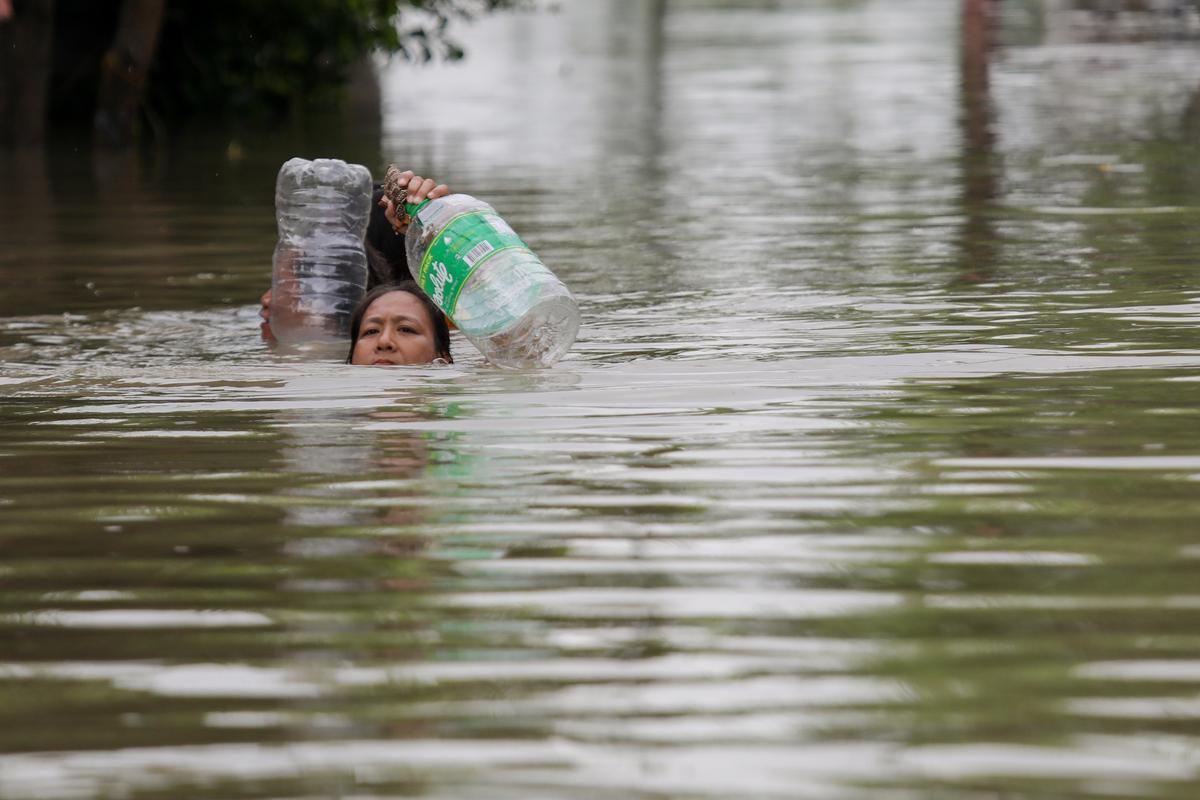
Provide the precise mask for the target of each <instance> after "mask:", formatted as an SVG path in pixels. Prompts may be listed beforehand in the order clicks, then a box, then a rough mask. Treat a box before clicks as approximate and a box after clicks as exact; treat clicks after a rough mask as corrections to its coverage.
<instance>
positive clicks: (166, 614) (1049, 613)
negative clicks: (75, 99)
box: [0, 0, 1200, 800]
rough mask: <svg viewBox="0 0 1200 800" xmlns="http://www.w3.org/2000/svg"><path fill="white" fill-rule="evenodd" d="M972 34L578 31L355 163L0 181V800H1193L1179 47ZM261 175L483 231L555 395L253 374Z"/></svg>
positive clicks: (667, 10)
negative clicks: (415, 191)
mask: <svg viewBox="0 0 1200 800" xmlns="http://www.w3.org/2000/svg"><path fill="white" fill-rule="evenodd" d="M1005 8H1006V12H1005V17H1004V25H1003V30H1002V32H1001V33H1002V35H1001V45H1000V46H999V47H998V49H996V50H995V52H994V54H993V57H992V59H991V60H990V63H989V62H988V61H987V60H986V59H981V58H978V57H974V56H968V57H967V58H966V60H965V62H964V60H963V59H962V58H961V56H960V47H961V38H962V37H961V35H960V27H959V20H958V12H957V6H956V4H954V3H950V2H942V1H940V0H914V1H913V2H905V3H895V2H890V0H889V1H887V2H885V1H884V0H878V1H877V2H861V3H848V4H835V3H830V4H810V3H754V4H744V3H736V4H735V3H686V4H685V3H653V2H646V3H641V2H618V1H617V0H610V1H609V2H602V3H601V2H596V3H593V2H586V3H585V2H576V3H564V4H563V7H562V9H561V10H560V11H559V12H558V13H554V14H543V15H518V16H514V17H502V18H496V19H491V20H488V21H486V22H483V23H481V24H478V25H476V26H472V27H470V28H468V29H465V30H464V31H463V39H464V44H465V45H466V46H467V49H468V52H469V53H470V55H471V58H470V59H469V60H468V62H466V63H465V64H464V65H462V66H459V67H455V68H453V69H426V70H414V69H412V68H409V67H405V66H402V65H393V66H391V67H389V68H388V69H387V71H386V74H385V81H384V99H385V118H384V124H383V130H382V132H379V133H378V135H377V132H374V131H372V130H371V129H370V128H369V126H366V127H364V128H361V129H358V130H357V131H352V132H350V133H347V132H345V131H341V132H339V133H337V134H332V133H326V134H317V133H315V132H311V131H310V132H309V133H307V134H303V133H302V134H281V135H280V136H279V137H272V138H270V139H268V138H266V137H260V136H250V135H245V136H242V137H240V138H239V139H238V140H237V141H236V142H235V143H234V146H231V145H230V142H229V141H227V140H219V141H217V140H212V139H209V138H206V137H204V136H200V135H196V136H193V137H189V138H188V139H187V140H185V141H184V142H181V143H177V144H173V145H170V146H164V147H162V148H161V149H158V150H154V151H153V152H151V153H149V154H146V155H145V156H144V157H143V158H141V159H135V160H133V161H132V162H114V161H111V160H99V161H96V160H93V159H91V157H90V156H89V154H87V153H76V152H73V151H72V150H71V149H70V148H66V149H61V148H60V149H56V150H52V151H51V153H50V156H49V157H48V158H47V160H46V161H45V162H44V163H43V162H39V161H38V160H36V159H32V160H30V159H23V160H18V161H13V160H11V159H10V160H7V161H5V162H4V163H3V167H2V169H3V183H2V184H0V187H2V188H0V203H2V204H3V205H2V210H3V215H2V219H3V224H2V225H0V275H2V276H3V280H4V287H5V288H4V290H3V293H0V797H3V798H5V799H6V800H7V799H8V798H60V797H61V798H82V797H112V798H117V797H120V798H168V797H170V798H178V797H186V798H301V797H303V798H327V797H345V798H367V797H372V798H383V797H416V796H420V797H442V798H466V797H472V798H561V797H572V798H575V797H578V798H608V797H612V798H618V797H620V798H626V797H647V798H649V797H695V798H700V797H705V798H718V797H719V798H727V797H812V798H838V797H888V798H893V797H895V798H975V797H1005V798H1033V797H1037V798H1060V797H1085V796H1095V797H1101V796H1103V797H1162V798H1190V797H1194V796H1195V795H1196V792H1197V790H1198V789H1200V699H1198V698H1200V632H1198V631H1200V588H1198V586H1200V584H1198V583H1197V575H1198V574H1200V572H1198V568H1200V483H1198V481H1200V338H1198V334H1197V327H1198V323H1200V277H1198V276H1200V271H1198V266H1200V263H1198V258H1200V257H1198V256H1197V253H1198V252H1200V251H1198V248H1197V245H1198V244H1200V157H1198V156H1200V133H1198V132H1200V121H1198V118H1197V113H1200V112H1198V111H1197V109H1200V100H1197V97H1200V95H1198V94H1197V92H1198V90H1200V49H1198V48H1197V46H1196V39H1195V38H1189V35H1183V34H1187V32H1188V31H1191V30H1193V28H1192V27H1189V26H1190V25H1192V22H1194V20H1192V18H1191V17H1180V18H1175V23H1174V24H1176V25H1177V26H1178V28H1177V29H1176V32H1177V33H1178V34H1179V35H1175V36H1161V35H1158V34H1161V32H1162V31H1161V30H1158V29H1152V28H1153V26H1142V27H1141V28H1137V27H1136V26H1134V25H1133V23H1134V22H1137V20H1132V21H1131V18H1125V19H1123V20H1118V23H1120V24H1123V25H1124V26H1125V27H1124V28H1121V29H1119V30H1117V29H1112V28H1108V29H1106V28H1104V27H1103V25H1101V24H1100V23H1098V22H1096V20H1095V19H1092V18H1085V17H1075V16H1072V15H1070V14H1052V15H1050V16H1047V17H1043V16H1042V15H1041V14H1040V13H1038V6H1037V4H1035V3H1018V4H1006V5H1005ZM1139 19H1141V18H1139ZM1118 23H1113V24H1118ZM1163 24H1166V23H1163ZM1151 34H1154V35H1151ZM322 137H328V138H322ZM317 140H320V141H321V142H322V144H321V145H320V146H317V145H314V144H312V142H313V141H317ZM291 155H307V156H319V155H337V156H341V157H344V158H348V159H351V160H359V161H361V162H363V163H367V164H369V165H371V166H372V168H375V169H378V168H379V167H380V166H382V164H384V163H386V162H387V161H390V160H394V161H396V162H398V163H402V164H406V165H408V164H411V165H413V166H414V167H416V168H418V169H419V170H424V171H426V172H428V173H430V174H433V175H436V176H438V177H439V178H442V179H444V180H446V181H448V182H449V183H450V184H451V185H452V186H453V187H455V188H459V189H463V190H469V191H471V192H472V193H474V194H477V195H479V196H481V197H485V198H487V199H489V200H490V201H492V202H493V203H494V204H495V205H496V206H497V208H499V209H500V210H501V212H502V213H504V214H505V216H506V217H507V218H508V219H509V220H510V221H511V222H512V223H513V225H514V227H516V228H517V230H519V231H521V232H522V233H523V234H524V235H525V237H526V238H527V239H528V240H529V241H530V243H531V244H532V245H533V246H534V247H535V248H536V249H537V250H538V251H539V252H540V253H541V255H542V256H543V258H544V259H545V260H546V262H547V263H549V264H552V265H553V266H554V268H555V269H556V270H557V271H558V272H559V273H560V274H561V275H562V276H563V277H564V279H565V280H566V281H567V282H568V284H570V285H571V286H572V287H573V288H574V289H575V290H576V291H577V293H578V296H579V298H580V301H581V304H582V307H583V311H584V326H583V328H582V331H581V336H580V341H579V344H578V346H577V347H576V349H575V350H574V352H573V353H572V355H571V356H569V357H568V359H567V360H566V361H565V362H563V363H562V364H560V365H559V366H558V367H556V368H555V369H553V370H549V371H546V372H542V373H537V374H511V373H503V372H499V371H497V370H494V369H491V368H489V367H486V366H484V365H482V364H481V363H480V361H479V359H478V357H477V356H474V355H473V354H472V353H471V352H470V346H469V344H467V343H466V342H465V341H463V340H456V341H455V347H456V353H457V356H458V363H457V364H455V365H454V366H450V367H442V368H423V369H396V370H369V369H361V368H351V367H346V366H343V365H339V364H333V363H301V362H294V361H287V360H284V359H281V358H278V357H275V356H273V355H271V354H270V353H269V352H268V351H267V349H266V348H265V346H264V345H263V343H262V342H261V341H260V340H259V338H258V326H257V308H256V307H255V306H254V305H253V299H254V298H255V297H256V296H257V293H258V292H260V291H261V290H262V288H265V285H266V283H267V281H268V274H269V259H270V252H271V248H272V246H273V244H274V227H273V216H272V208H271V202H272V182H273V177H274V173H275V170H277V169H278V166H279V164H280V163H281V162H282V161H283V159H285V158H287V157H289V156H291ZM81 175H82V176H83V178H82V179H80V176H81Z"/></svg>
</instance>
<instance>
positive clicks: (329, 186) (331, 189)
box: [271, 158, 371, 345]
mask: <svg viewBox="0 0 1200 800" xmlns="http://www.w3.org/2000/svg"><path fill="white" fill-rule="evenodd" d="M370 209H371V173H370V171H369V170H367V168H366V167H364V166H361V165H359V164H347V163H346V162H345V161H339V160H337V159H334V158H318V159H316V160H314V161H308V160H307V159H303V158H293V159H291V160H289V161H287V162H285V163H284V165H283V166H282V167H281V168H280V170H279V177H278V178H277V179H276V181H275V219H276V221H277V223H278V225H279V242H278V244H276V245H275V263H274V269H273V271H272V274H271V332H272V333H273V334H274V335H275V338H276V339H278V340H279V341H281V342H283V343H284V344H290V345H299V344H305V343H330V344H332V343H334V342H342V343H344V342H345V341H346V340H347V339H348V338H349V336H350V315H351V313H352V312H353V311H354V306H355V305H356V304H357V303H358V301H359V300H361V299H362V297H363V294H364V293H365V291H366V287H367V254H366V250H365V249H364V248H363V235H364V234H365V233H366V228H367V216H368V214H369V212H370Z"/></svg>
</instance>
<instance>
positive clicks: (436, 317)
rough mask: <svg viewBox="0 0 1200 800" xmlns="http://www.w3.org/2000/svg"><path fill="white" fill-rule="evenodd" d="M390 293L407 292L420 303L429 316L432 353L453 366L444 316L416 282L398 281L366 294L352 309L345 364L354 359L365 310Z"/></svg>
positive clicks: (447, 327) (377, 287) (448, 331)
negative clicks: (431, 328)
mask: <svg viewBox="0 0 1200 800" xmlns="http://www.w3.org/2000/svg"><path fill="white" fill-rule="evenodd" d="M391 292H408V293H409V294H411V295H412V296H413V297H415V298H417V299H418V300H420V301H421V305H422V306H423V307H424V308H425V313H426V314H428V315H429V321H430V322H431V323H432V324H433V352H434V353H435V354H436V355H437V357H438V358H444V359H446V360H447V361H449V362H450V363H451V364H453V363H454V359H453V358H452V357H451V356H450V327H449V326H448V325H446V315H445V314H443V313H442V310H441V309H440V308H438V307H437V306H435V305H434V304H433V301H432V300H430V299H429V295H427V294H425V293H424V292H423V291H421V287H420V286H418V285H417V283H416V281H400V282H399V283H389V284H384V285H383V286H376V287H375V288H374V289H372V290H371V291H369V292H367V293H366V295H364V296H363V299H362V300H359V301H358V305H357V306H355V307H354V313H353V314H351V315H350V352H349V353H347V354H346V363H347V364H349V363H350V361H351V360H352V359H353V358H354V346H355V345H356V344H358V334H359V332H360V331H361V330H362V321H363V317H365V316H366V314H367V309H368V308H370V307H371V303H374V302H375V301H376V300H378V299H379V298H381V297H383V296H384V295H385V294H390V293H391Z"/></svg>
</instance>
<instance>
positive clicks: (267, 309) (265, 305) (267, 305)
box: [258, 289, 271, 319]
mask: <svg viewBox="0 0 1200 800" xmlns="http://www.w3.org/2000/svg"><path fill="white" fill-rule="evenodd" d="M258 302H259V305H261V306H262V307H261V308H260V309H258V315H259V316H260V317H262V318H263V319H270V318H271V290H270V289H267V290H266V291H265V292H263V293H262V297H260V298H258Z"/></svg>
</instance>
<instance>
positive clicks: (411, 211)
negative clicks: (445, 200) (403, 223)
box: [404, 200, 433, 217]
mask: <svg viewBox="0 0 1200 800" xmlns="http://www.w3.org/2000/svg"><path fill="white" fill-rule="evenodd" d="M432 202H433V200H422V201H421V202H420V203H405V204H404V213H405V214H408V216H410V217H415V216H416V215H417V213H418V212H419V211H420V210H421V209H422V208H424V207H425V206H427V205H429V204H430V203H432Z"/></svg>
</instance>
